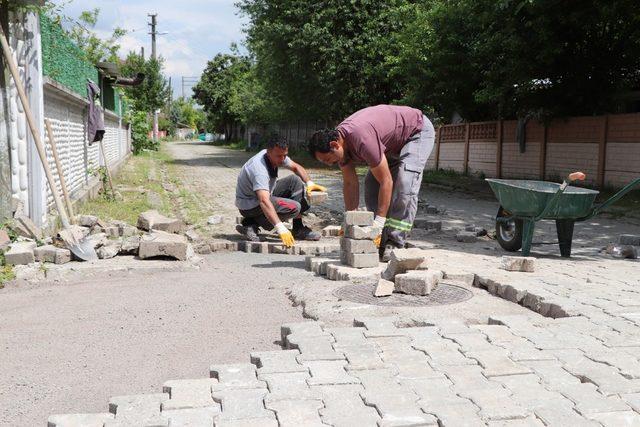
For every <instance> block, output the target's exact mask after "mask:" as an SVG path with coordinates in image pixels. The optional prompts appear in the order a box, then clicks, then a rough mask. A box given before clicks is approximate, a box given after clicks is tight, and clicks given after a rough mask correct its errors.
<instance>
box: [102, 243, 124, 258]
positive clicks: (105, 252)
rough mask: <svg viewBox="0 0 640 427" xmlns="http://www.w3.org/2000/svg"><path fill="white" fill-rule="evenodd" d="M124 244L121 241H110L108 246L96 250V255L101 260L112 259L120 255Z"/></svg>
mask: <svg viewBox="0 0 640 427" xmlns="http://www.w3.org/2000/svg"><path fill="white" fill-rule="evenodd" d="M120 249H122V242H121V241H120V240H109V241H108V242H107V244H105V245H103V246H101V247H99V248H98V249H96V254H97V255H98V258H100V259H111V258H114V257H115V256H117V255H118V253H120Z"/></svg>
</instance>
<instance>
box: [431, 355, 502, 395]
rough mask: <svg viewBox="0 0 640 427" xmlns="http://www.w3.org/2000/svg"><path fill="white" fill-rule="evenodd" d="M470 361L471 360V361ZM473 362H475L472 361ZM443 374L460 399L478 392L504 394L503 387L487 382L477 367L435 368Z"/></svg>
mask: <svg viewBox="0 0 640 427" xmlns="http://www.w3.org/2000/svg"><path fill="white" fill-rule="evenodd" d="M471 360H472V359H471ZM474 362H475V360H474ZM436 368H437V369H438V370H439V371H441V372H443V373H444V374H445V375H446V376H447V378H449V380H450V381H451V382H452V383H453V387H454V390H455V391H456V392H457V393H458V394H459V395H460V396H462V397H467V398H469V395H468V394H465V393H471V392H474V391H478V390H484V392H485V393H486V394H489V391H496V390H497V391H498V392H500V393H503V392H504V387H502V386H501V385H500V384H498V383H495V382H493V381H489V380H488V379H487V378H486V377H485V376H484V375H483V374H482V368H481V367H480V366H478V365H442V366H438V367H436Z"/></svg>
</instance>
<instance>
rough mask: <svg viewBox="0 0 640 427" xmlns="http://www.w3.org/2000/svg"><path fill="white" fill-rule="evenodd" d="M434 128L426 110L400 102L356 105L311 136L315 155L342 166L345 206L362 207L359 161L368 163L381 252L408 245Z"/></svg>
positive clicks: (368, 192)
mask: <svg viewBox="0 0 640 427" xmlns="http://www.w3.org/2000/svg"><path fill="white" fill-rule="evenodd" d="M434 140H435V131H434V129H433V125H432V124H431V122H430V121H429V119H428V118H427V117H426V116H425V115H424V114H422V111H420V110H418V109H415V108H411V107H405V106H399V105H376V106H373V107H367V108H364V109H362V110H360V111H356V112H355V113H353V114H352V115H351V116H349V117H347V118H346V119H345V120H344V121H343V122H342V123H340V124H339V125H338V126H337V127H336V128H335V129H324V130H319V131H317V132H315V133H314V134H313V135H312V136H311V139H310V140H309V151H310V153H311V155H312V156H313V157H315V158H316V159H318V160H319V161H321V162H322V163H325V164H327V165H335V164H337V165H339V166H340V168H341V169H342V177H343V186H344V206H345V209H346V210H348V211H349V210H354V209H357V208H358V205H359V203H360V190H359V182H358V176H357V175H356V165H357V164H366V165H367V166H369V172H368V173H367V176H366V177H365V179H364V200H365V204H366V206H367V210H369V211H372V212H374V213H375V225H376V226H377V227H379V228H380V229H381V230H382V231H381V234H380V235H379V236H378V237H377V238H376V240H375V242H376V245H377V246H378V247H379V250H380V256H381V257H382V258H383V259H385V258H388V255H389V253H390V252H391V250H392V249H394V248H402V247H404V246H405V243H406V238H407V233H408V232H409V231H410V230H411V227H412V226H413V220H414V219H415V216H416V211H417V210H418V192H419V191H420V185H421V184H422V172H423V171H424V168H425V166H426V164H427V159H428V158H429V155H430V154H431V150H432V149H433V145H434Z"/></svg>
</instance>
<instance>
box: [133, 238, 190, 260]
mask: <svg viewBox="0 0 640 427" xmlns="http://www.w3.org/2000/svg"><path fill="white" fill-rule="evenodd" d="M191 250H192V249H191V246H190V245H189V243H188V242H187V238H186V237H184V236H181V235H179V234H172V233H166V232H164V231H152V232H151V233H149V234H147V235H145V236H143V237H142V239H140V247H139V250H138V256H139V257H140V259H147V258H154V257H170V258H175V259H177V260H180V261H185V260H187V258H189V256H190V255H191V254H190V252H191Z"/></svg>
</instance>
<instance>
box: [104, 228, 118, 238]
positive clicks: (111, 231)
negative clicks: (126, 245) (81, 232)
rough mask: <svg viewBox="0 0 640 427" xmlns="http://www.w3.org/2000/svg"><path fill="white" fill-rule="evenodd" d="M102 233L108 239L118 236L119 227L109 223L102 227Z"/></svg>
mask: <svg viewBox="0 0 640 427" xmlns="http://www.w3.org/2000/svg"><path fill="white" fill-rule="evenodd" d="M104 234H105V235H106V236H107V238H109V239H113V238H116V237H120V228H119V227H118V226H117V225H111V226H109V227H107V228H105V229H104Z"/></svg>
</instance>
